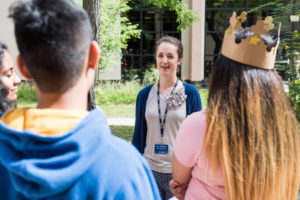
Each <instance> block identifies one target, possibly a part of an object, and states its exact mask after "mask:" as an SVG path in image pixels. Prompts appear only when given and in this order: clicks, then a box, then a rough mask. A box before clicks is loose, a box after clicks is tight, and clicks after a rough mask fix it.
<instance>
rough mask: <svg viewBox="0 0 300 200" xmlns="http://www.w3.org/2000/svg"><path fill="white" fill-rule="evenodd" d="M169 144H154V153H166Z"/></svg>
mask: <svg viewBox="0 0 300 200" xmlns="http://www.w3.org/2000/svg"><path fill="white" fill-rule="evenodd" d="M168 152H169V146H168V145H167V144H155V145H154V153H156V154H168Z"/></svg>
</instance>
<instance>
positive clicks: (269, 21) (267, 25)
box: [264, 16, 274, 31]
mask: <svg viewBox="0 0 300 200" xmlns="http://www.w3.org/2000/svg"><path fill="white" fill-rule="evenodd" d="M272 22H273V18H272V17H270V16H268V17H266V18H265V21H264V23H265V26H264V29H266V30H267V31H269V30H273V28H274V24H273V23H272Z"/></svg>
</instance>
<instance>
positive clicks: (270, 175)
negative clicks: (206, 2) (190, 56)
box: [170, 12, 300, 200]
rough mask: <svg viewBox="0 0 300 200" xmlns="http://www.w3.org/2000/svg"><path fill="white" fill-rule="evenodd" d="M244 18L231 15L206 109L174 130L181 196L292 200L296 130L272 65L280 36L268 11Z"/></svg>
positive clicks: (174, 187) (176, 190)
mask: <svg viewBox="0 0 300 200" xmlns="http://www.w3.org/2000/svg"><path fill="white" fill-rule="evenodd" d="M245 17H246V14H245V13H242V15H241V16H239V17H236V13H235V12H234V13H233V15H232V17H231V19H230V27H229V28H228V29H227V30H226V32H225V36H224V41H223V47H222V52H221V55H220V57H219V59H218V61H217V62H216V65H215V67H214V69H213V71H212V74H211V79H210V85H209V97H208V106H207V110H206V111H201V112H197V113H194V114H192V115H190V116H189V117H188V118H187V119H186V120H185V121H184V122H183V123H182V125H181V127H180V129H179V133H178V135H177V138H176V142H175V147H174V154H173V180H172V181H170V188H171V191H172V192H173V194H174V195H175V196H176V197H177V198H178V199H205V200H207V199H210V200H212V199H230V200H266V199H271V200H282V199H288V200H291V199H296V198H297V193H298V189H299V164H300V160H299V156H300V151H299V131H298V128H297V121H296V119H295V116H294V113H293V111H292V109H291V108H290V105H289V102H288V100H287V98H286V94H285V93H284V90H283V87H282V81H281V78H280V77H279V75H278V74H277V73H276V71H275V69H274V62H275V57H276V51H277V47H278V40H279V35H278V37H277V36H275V37H273V36H272V35H271V34H270V33H268V32H269V30H271V29H272V28H273V27H274V25H273V24H272V18H271V17H267V18H266V19H265V20H264V21H263V20H259V21H258V22H257V23H256V25H254V26H252V27H250V28H242V26H241V23H242V22H243V21H245ZM241 18H243V19H241ZM279 29H280V28H279ZM279 32H280V30H279ZM186 188H187V189H186Z"/></svg>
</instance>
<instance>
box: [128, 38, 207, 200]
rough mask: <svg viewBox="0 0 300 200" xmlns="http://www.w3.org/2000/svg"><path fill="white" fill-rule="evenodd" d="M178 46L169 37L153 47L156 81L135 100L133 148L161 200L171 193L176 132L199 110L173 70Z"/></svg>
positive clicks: (196, 100)
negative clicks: (149, 172)
mask: <svg viewBox="0 0 300 200" xmlns="http://www.w3.org/2000/svg"><path fill="white" fill-rule="evenodd" d="M182 57H183V47H182V43H181V42H180V41H179V40H178V39H176V38H174V37H170V36H165V37H162V38H161V39H159V40H158V41H157V43H156V51H155V58H156V65H157V69H158V71H159V76H160V77H159V81H158V82H157V83H155V84H152V85H149V86H147V87H145V88H144V89H142V90H141V91H140V92H139V94H138V96H137V100H136V121H135V128H134V134H133V141H132V143H133V145H134V146H135V147H136V148H137V149H138V150H139V151H140V153H141V154H143V155H144V157H145V159H146V160H147V161H148V163H149V165H150V167H151V169H152V171H153V174H154V177H155V179H156V182H157V184H158V187H159V190H160V193H161V196H162V199H169V198H170V197H172V196H173V195H172V193H171V192H170V189H169V184H168V182H169V181H170V180H171V179H172V153H173V145H174V141H175V138H176V134H177V131H178V129H179V126H180V124H181V122H182V121H183V120H184V119H185V117H186V116H187V115H189V114H191V113H193V112H196V111H199V110H201V108H202V105H201V100H200V95H199V92H198V91H197V89H196V87H194V86H192V85H190V84H187V83H184V82H182V81H180V80H179V79H178V78H177V76H176V70H177V67H178V66H179V65H181V63H182Z"/></svg>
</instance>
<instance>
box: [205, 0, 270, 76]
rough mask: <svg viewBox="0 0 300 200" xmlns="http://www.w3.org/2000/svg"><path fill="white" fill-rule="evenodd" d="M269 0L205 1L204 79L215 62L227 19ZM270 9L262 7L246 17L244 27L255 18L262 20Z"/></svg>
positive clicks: (253, 21) (252, 22)
mask: <svg viewBox="0 0 300 200" xmlns="http://www.w3.org/2000/svg"><path fill="white" fill-rule="evenodd" d="M269 2H270V0H265V1H262V0H260V1H254V0H245V1H234V0H222V1H221V0H209V1H206V13H205V18H206V19H205V22H206V23H205V61H204V64H205V69H204V71H205V77H208V76H209V74H210V71H211V67H212V66H213V65H214V62H215V61H216V59H217V57H218V55H219V53H220V50H221V47H222V41H223V35H224V31H225V30H226V29H227V28H228V26H229V18H230V16H231V14H232V12H233V11H237V14H238V15H239V14H240V13H241V12H242V11H248V10H251V9H252V8H255V7H257V6H259V5H262V4H265V3H269ZM271 11H272V8H270V7H264V8H262V9H261V10H260V11H259V13H255V14H254V13H251V14H248V15H247V21H246V23H245V25H246V26H250V25H252V24H254V23H255V22H256V21H257V19H258V18H257V17H258V16H259V17H260V16H262V17H263V18H264V17H266V16H268V15H269V14H270V12H271Z"/></svg>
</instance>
